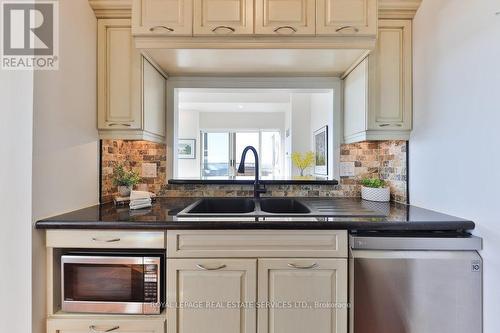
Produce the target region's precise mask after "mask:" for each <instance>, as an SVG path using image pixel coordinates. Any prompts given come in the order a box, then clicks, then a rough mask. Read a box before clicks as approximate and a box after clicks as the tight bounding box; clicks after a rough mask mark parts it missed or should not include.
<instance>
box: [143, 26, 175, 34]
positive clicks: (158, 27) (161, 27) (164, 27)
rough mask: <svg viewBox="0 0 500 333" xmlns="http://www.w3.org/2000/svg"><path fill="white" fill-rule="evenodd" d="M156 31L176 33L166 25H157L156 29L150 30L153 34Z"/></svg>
mask: <svg viewBox="0 0 500 333" xmlns="http://www.w3.org/2000/svg"><path fill="white" fill-rule="evenodd" d="M156 29H164V30H167V31H168V32H174V31H175V30H174V29H172V28H169V27H166V26H164V25H155V26H154V27H151V28H149V31H151V32H153V31H155V30H156Z"/></svg>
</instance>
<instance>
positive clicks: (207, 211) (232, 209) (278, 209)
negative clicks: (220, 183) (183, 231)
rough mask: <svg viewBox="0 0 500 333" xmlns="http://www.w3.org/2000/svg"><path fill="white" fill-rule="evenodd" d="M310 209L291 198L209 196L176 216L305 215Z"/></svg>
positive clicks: (310, 211) (309, 212)
mask: <svg viewBox="0 0 500 333" xmlns="http://www.w3.org/2000/svg"><path fill="white" fill-rule="evenodd" d="M311 214H312V210H311V208H310V207H308V206H307V205H306V204H305V203H303V202H301V201H300V200H298V199H292V198H259V199H255V198H210V199H200V200H198V201H196V202H195V203H194V204H192V205H190V206H188V207H187V208H185V209H184V210H182V211H181V212H180V213H179V214H178V215H177V216H179V217H183V216H193V217H196V216H199V217H204V216H205V217H212V216H214V217H215V216H270V215H271V216H272V215H279V216H307V215H311Z"/></svg>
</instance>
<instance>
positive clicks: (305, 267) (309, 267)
mask: <svg viewBox="0 0 500 333" xmlns="http://www.w3.org/2000/svg"><path fill="white" fill-rule="evenodd" d="M288 267H291V268H296V269H311V268H316V267H318V264H317V263H314V264H312V265H309V266H300V265H297V264H292V263H290V264H288Z"/></svg>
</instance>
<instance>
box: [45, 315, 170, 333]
mask: <svg viewBox="0 0 500 333" xmlns="http://www.w3.org/2000/svg"><path fill="white" fill-rule="evenodd" d="M103 332H116V333H165V321H164V320H163V319H150V320H148V319H119V318H118V319H116V320H113V319H96V320H92V319H73V318H72V319H48V320H47V333H103Z"/></svg>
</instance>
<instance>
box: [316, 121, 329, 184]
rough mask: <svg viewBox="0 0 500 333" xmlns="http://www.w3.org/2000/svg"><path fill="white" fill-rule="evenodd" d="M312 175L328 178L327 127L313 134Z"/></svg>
mask: <svg viewBox="0 0 500 333" xmlns="http://www.w3.org/2000/svg"><path fill="white" fill-rule="evenodd" d="M314 153H315V159H316V160H315V164H314V173H315V174H317V175H322V176H328V126H324V127H321V128H320V129H319V130H317V131H315V132H314Z"/></svg>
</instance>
